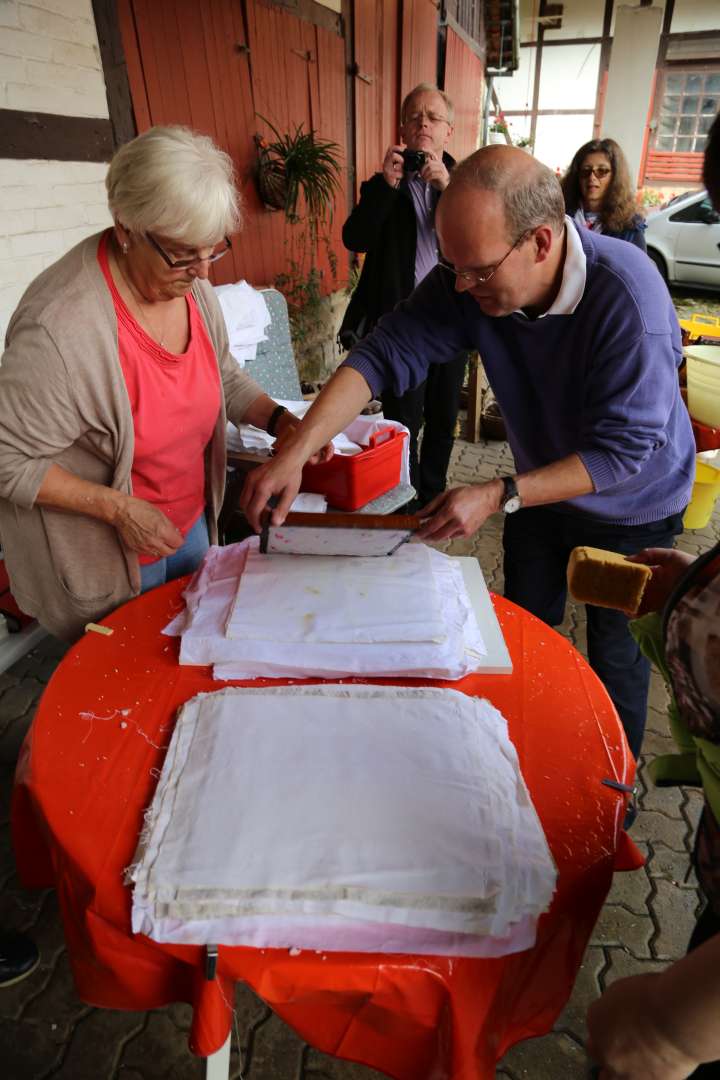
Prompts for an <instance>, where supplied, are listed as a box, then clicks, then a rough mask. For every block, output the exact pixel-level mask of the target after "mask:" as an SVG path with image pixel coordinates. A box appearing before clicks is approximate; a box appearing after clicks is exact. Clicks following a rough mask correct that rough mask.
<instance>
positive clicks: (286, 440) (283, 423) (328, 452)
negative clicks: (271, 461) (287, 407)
mask: <svg viewBox="0 0 720 1080" xmlns="http://www.w3.org/2000/svg"><path fill="white" fill-rule="evenodd" d="M299 427H300V421H299V420H298V418H297V416H293V414H292V413H291V412H286V413H283V415H282V416H281V418H280V422H279V424H278V426H277V438H276V439H275V442H274V444H273V450H274V451H275V452H276V453H277V452H279V451H281V450H284V449H286V448H287V447H288V446H289V444H290V443H291V442H292V438H293V436H294V435H295V433H296V432H297V430H298V428H299ZM334 453H335V450H334V448H333V444H332V442H329V443H325V446H321V447H320V449H319V450H318V452H317V454H313V456H312V457H311V458H310V459H309V461H308V464H309V465H324V464H325V462H326V461H329V460H330V458H331V457H332V456H333V454H334Z"/></svg>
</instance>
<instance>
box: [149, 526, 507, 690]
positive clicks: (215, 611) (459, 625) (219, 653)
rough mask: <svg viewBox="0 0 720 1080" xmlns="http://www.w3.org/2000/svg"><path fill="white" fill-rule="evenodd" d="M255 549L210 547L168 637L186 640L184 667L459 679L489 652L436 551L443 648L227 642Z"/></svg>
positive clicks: (459, 583)
mask: <svg viewBox="0 0 720 1080" xmlns="http://www.w3.org/2000/svg"><path fill="white" fill-rule="evenodd" d="M256 547H257V538H255V537H253V538H250V539H249V540H245V541H243V542H242V543H240V544H231V545H229V546H228V547H224V548H218V547H211V548H210V550H209V552H208V553H207V555H206V556H205V559H204V561H203V564H202V566H201V568H200V570H199V571H198V573H197V574H196V575H195V577H194V578H193V580H192V581H191V583H190V585H189V587H188V589H187V590H186V591H185V601H186V609H185V611H184V612H183V613H182V614H181V615H180V616H179V617H178V618H176V619H174V620H173V621H172V622H171V623H170V624H169V625H168V626H167V627H166V628H165V631H164V632H165V633H166V634H171V635H176V634H179V635H181V644H180V663H181V664H213V665H214V667H213V673H214V675H215V678H217V679H254V678H263V677H264V678H278V679H280V678H285V679H293V678H299V679H302V678H310V677H317V678H327V679H333V678H343V677H346V676H351V675H362V676H369V675H375V676H386V677H388V678H391V677H393V676H396V677H403V676H406V677H408V678H423V679H461V678H463V677H464V676H465V675H468V674H469V673H470V672H471V671H474V670H476V668H477V666H478V663H479V661H480V660H481V658H482V657H483V656H484V655H485V653H486V649H485V643H484V641H483V638H482V634H481V632H480V629H479V627H478V624H477V620H476V618H475V613H474V611H473V609H472V606H471V604H470V600H469V597H468V593H467V587H466V585H465V582H464V580H463V576H462V571H461V569H460V566H459V564H458V563H457V562H456V561H455V560H453V559H450V558H448V557H447V556H445V555H442V554H441V553H440V552H437V551H434V550H433V549H432V548H428V549H427V550H428V551H429V552H430V564H431V567H432V575H433V580H434V582H435V587H436V589H437V593H438V596H439V598H440V611H441V615H442V618H443V623H444V628H445V634H446V639H445V640H444V641H443V642H439V643H427V642H422V641H419V642H394V643H391V644H386V643H368V644H363V645H362V646H360V645H358V644H354V643H351V644H344V643H338V644H325V643H316V642H303V643H300V644H297V643H296V644H293V645H290V644H288V643H284V642H282V641H258V640H252V641H251V640H233V639H230V638H227V637H226V636H225V628H226V625H227V620H228V617H229V613H230V609H231V607H232V604H233V601H234V599H235V595H236V593H237V589H238V581H239V580H240V578H241V575H242V573H243V571H244V568H245V561H246V558H247V556H248V552H250V551H253V550H254V549H255V548H256ZM392 558H396V556H392ZM306 561H307V560H306V559H302V562H303V563H305V562H306Z"/></svg>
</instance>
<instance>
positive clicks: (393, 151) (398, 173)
mask: <svg viewBox="0 0 720 1080" xmlns="http://www.w3.org/2000/svg"><path fill="white" fill-rule="evenodd" d="M382 174H383V176H384V177H385V183H386V184H389V185H390V187H391V188H396V187H397V186H398V184H399V183H400V181H401V180H402V174H403V159H402V146H388V148H387V150H386V151H385V157H384V159H383V166H382Z"/></svg>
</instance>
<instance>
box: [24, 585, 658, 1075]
mask: <svg viewBox="0 0 720 1080" xmlns="http://www.w3.org/2000/svg"><path fill="white" fill-rule="evenodd" d="M183 584H184V582H183V580H181V581H177V582H172V583H171V584H169V585H166V586H164V587H163V588H160V589H157V590H155V591H153V592H150V593H147V594H146V595H144V596H142V597H139V598H138V599H136V600H134V601H132V602H131V603H129V604H127V605H125V606H124V607H122V608H120V609H119V610H118V611H116V612H114V613H113V614H112V615H110V616H109V617H108V618H107V619H106V620H105V625H106V626H108V627H111V628H112V629H113V634H112V636H103V635H100V634H97V633H93V632H90V633H87V634H86V635H85V636H84V638H83V639H82V640H81V641H80V642H78V644H77V645H75V646H73V648H71V649H70V651H69V652H68V653H67V654H66V656H65V657H64V659H63V660H62V662H61V664H60V665H59V667H58V669H57V671H56V672H55V674H54V676H53V678H52V679H51V681H50V683H49V685H48V687H47V689H46V691H45V693H44V695H43V698H42V700H41V702H40V705H39V707H38V710H37V714H36V716H35V719H34V721H33V724H32V727H31V729H30V732H29V733H28V737H27V739H26V741H25V744H24V746H23V749H22V753H21V756H20V761H19V763H18V769H17V775H16V785H15V793H14V803H13V837H14V845H15V852H16V858H17V862H18V866H19V870H20V874H21V878H22V880H23V882H24V884H25V885H27V886H28V887H32V886H37V887H46V886H49V885H52V886H55V888H56V889H57V892H58V897H59V901H60V907H61V912H62V918H63V922H64V928H65V936H66V940H67V946H68V952H69V955H70V960H71V963H72V967H73V973H74V977H75V982H76V986H77V990H78V993H79V995H80V997H81V998H82V999H83V1000H85V1001H86V1002H88V1003H90V1004H92V1005H97V1006H103V1007H106V1008H116V1009H135V1010H140V1009H150V1008H155V1007H158V1006H162V1005H165V1004H167V1003H169V1002H173V1001H187V1002H190V1004H191V1005H192V1006H193V1009H194V1019H193V1027H192V1032H191V1039H190V1044H191V1049H192V1050H193V1052H194V1053H196V1054H200V1055H209V1054H211V1053H213V1052H214V1051H215V1050H217V1049H218V1048H219V1047H220V1046H222V1044H223V1043H224V1042H225V1039H226V1037H227V1035H228V1032H229V1030H230V1021H231V1015H230V1011H229V1007H228V1003H229V1002H231V1001H232V999H233V984H234V982H235V981H237V980H240V979H241V980H243V981H244V982H246V983H247V984H249V985H250V986H251V987H252V988H253V989H254V990H255V991H256V992H257V993H258V994H259V995H260V996H261V997H262V998H263V999H264V1000H265V1001H266V1002H267V1003H268V1005H270V1006H271V1007H272V1008H273V1009H274V1010H275V1012H277V1013H278V1014H279V1015H280V1016H281V1017H282V1018H283V1019H284V1020H285V1021H287V1023H289V1024H290V1025H292V1027H293V1028H294V1029H295V1030H296V1031H297V1032H298V1034H299V1035H300V1036H301V1037H302V1038H303V1039H305V1040H307V1041H308V1042H309V1043H311V1044H312V1045H314V1046H315V1047H317V1048H318V1049H320V1050H322V1051H325V1052H326V1053H330V1054H335V1055H337V1056H338V1057H341V1058H346V1059H349V1060H353V1061H358V1062H363V1063H365V1064H367V1065H370V1066H372V1067H374V1068H376V1069H379V1070H380V1071H382V1072H384V1073H386V1074H387V1075H388V1076H390V1077H394V1078H396V1080H423V1078H427V1080H430V1078H431V1077H432V1078H433V1080H439V1078H447V1080H482V1078H485V1077H487V1078H491V1077H494V1076H495V1064H496V1062H497V1061H498V1060H499V1059H500V1058H501V1057H502V1055H503V1054H504V1053H505V1051H506V1050H507V1049H508V1048H509V1047H510V1046H511V1045H512V1044H513V1043H515V1042H517V1041H518V1040H520V1039H524V1038H527V1037H529V1036H531V1035H540V1034H544V1033H545V1032H547V1031H548V1030H550V1028H551V1027H552V1024H553V1022H554V1020H555V1018H556V1017H557V1015H558V1014H559V1012H560V1011H561V1009H562V1008H563V1006H564V1004H565V1002H566V1001H567V999H568V997H569V995H570V992H571V990H572V986H573V982H574V979H575V976H576V973H577V970H578V967H579V965H580V962H581V959H582V956H583V952H584V950H585V947H586V944H587V942H588V939H589V936H590V933H591V931H592V928H593V926H594V924H595V921H596V919H597V916H598V913H599V911H600V908H601V906H602V904H603V901H604V899H605V896H606V894H607V891H608V889H609V887H610V883H611V878H612V873H613V869H620V868H631V867H632V866H633V865H639V861H637V860H636V859H635V855H636V849H635V850H633V845H632V843H631V842H630V841H629V840H628V838H627V836H626V835H625V834H624V833H623V832H622V822H623V816H624V812H625V802H626V796H625V795H624V794H623V792H622V791H620V790H618V789H616V788H612V787H608V786H606V785H603V783H602V781H603V780H604V779H609V780H612V781H615V782H617V783H620V784H631V783H632V780H633V776H634V762H633V760H632V756H631V755H630V752H629V750H628V748H627V744H626V741H625V737H624V734H623V731H622V727H621V725H620V722H619V720H618V718H617V714H616V713H615V710H614V708H613V706H612V704H611V702H610V700H609V698H608V696H607V693H606V691H605V689H604V688H603V686H602V684H601V683H600V682H599V680H598V679H597V677H596V676H595V675H594V674H593V672H592V671H591V670H590V668H589V667H588V665H587V663H586V662H585V661H584V660H583V658H582V657H581V656H580V655H579V654H578V653H577V652H576V651H575V649H573V648H572V646H571V645H570V644H569V643H568V642H567V641H566V640H565V639H564V638H562V637H560V636H559V635H558V634H556V633H555V632H554V631H552V630H550V629H549V628H548V627H547V626H545V625H544V624H543V623H541V622H540V621H539V620H537V619H535V618H534V617H533V616H531V615H529V614H528V613H527V612H525V611H523V610H522V609H520V608H518V607H516V606H515V605H513V604H511V603H509V602H508V601H506V600H503V599H500V598H498V597H494V598H493V600H494V604H495V609H496V612H497V614H498V617H499V620H500V623H501V626H502V629H503V633H504V636H505V640H506V642H507V645H508V648H509V651H510V654H511V657H512V661H513V666H514V670H513V674H512V675H487V676H481V675H477V676H476V675H473V676H469V677H467V678H465V679H463V680H462V681H461V682H459V683H453V684H446V685H452V686H453V687H454V688H455V689H459V690H462V691H464V692H465V693H468V694H473V695H479V696H483V697H486V698H488V699H489V700H490V701H491V702H492V703H493V704H494V705H495V706H496V707H497V708H498V709H500V711H501V712H502V713H503V715H504V716H505V718H506V719H507V721H508V725H509V730H510V736H511V738H512V740H513V742H514V743H515V746H516V747H517V750H518V754H519V758H520V765H521V767H522V770H523V774H524V776H525V780H526V782H527V785H528V788H529V790H530V792H531V794H532V797H533V800H534V802H535V806H536V808H537V810H538V813H539V815H540V819H541V821H542V823H543V827H544V829H545V832H546V834H547V838H548V841H549V843H550V847H551V849H552V853H553V856H554V858H555V861H556V864H557V867H558V872H559V877H558V889H557V893H556V895H555V899H554V901H553V904H552V908H551V910H550V911H549V912H548V913H547V914H546V915H544V916H543V917H542V918H541V920H540V923H539V926H538V936H537V943H536V945H535V947H534V948H533V949H532V950H529V951H527V952H524V953H519V954H516V955H513V956H507V957H502V958H498V959H491V960H476V959H450V958H447V957H426V956H421V957H415V956H404V955H403V956H401V955H372V954H371V955H368V954H351V953H325V954H323V955H317V954H315V953H310V952H303V953H301V954H300V955H299V956H292V955H290V953H289V952H288V951H287V950H270V949H267V950H256V949H249V948H237V947H235V948H231V947H223V946H222V944H221V945H220V949H219V958H218V966H217V977H216V978H215V979H213V980H208V979H206V977H205V952H204V950H203V949H202V948H200V947H190V946H174V945H159V944H156V943H155V942H153V941H151V940H150V939H148V938H145V937H142V936H133V934H132V933H131V931H130V901H131V895H130V889H129V888H128V887H126V886H125V885H124V884H123V871H124V870H125V868H126V867H127V866H128V864H129V863H130V862H131V860H132V856H133V853H134V851H135V846H136V844H137V840H138V836H139V833H140V828H141V825H142V820H143V811H144V810H145V808H146V807H147V806H149V804H150V802H151V801H152V797H153V794H154V790H155V785H156V778H157V775H158V769H159V767H160V766H161V764H162V761H163V756H164V752H165V747H166V746H167V744H168V742H169V740H170V736H171V733H172V727H173V723H174V717H175V714H176V710H177V709H178V707H179V706H180V705H182V704H183V703H184V702H185V701H187V700H188V699H189V698H191V697H193V696H194V695H195V694H197V693H199V692H201V691H212V690H217V689H218V688H219V687H220V686H222V685H225V684H221V683H217V682H213V680H212V678H211V672H210V669H209V668H204V667H180V666H179V664H178V662H177V655H178V642H177V639H171V638H167V637H164V636H163V635H162V634H161V633H160V631H161V629H162V627H163V626H165V625H166V624H167V622H168V621H169V620H170V618H171V617H172V616H173V615H174V614H176V613H177V612H178V611H179V610H180V609H181V606H182V599H181V591H182V588H183ZM370 681H372V680H370ZM377 681H383V680H377ZM384 681H388V680H384ZM266 683H267V681H266V680H256V681H255V682H254V683H253V684H252V685H255V686H258V685H266ZM237 685H243V684H237ZM432 685H438V684H437V683H434V684H432ZM440 685H442V684H440ZM640 861H641V860H640Z"/></svg>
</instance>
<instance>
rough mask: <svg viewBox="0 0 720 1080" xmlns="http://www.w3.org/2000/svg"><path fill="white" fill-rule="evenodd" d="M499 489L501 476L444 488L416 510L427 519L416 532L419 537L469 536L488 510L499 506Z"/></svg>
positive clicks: (488, 512) (476, 528)
mask: <svg viewBox="0 0 720 1080" xmlns="http://www.w3.org/2000/svg"><path fill="white" fill-rule="evenodd" d="M503 491H504V488H503V484H502V481H501V480H490V481H489V482H488V483H486V484H473V485H471V486H468V487H459V488H453V489H452V491H444V492H443V493H442V495H438V496H437V498H435V499H433V501H432V502H431V503H429V504H428V505H427V506H426V507H425V508H424V509H423V510H421V511H420V517H422V518H429V520H428V521H426V522H425V524H424V525H423V526H422V528H421V529H419V530H418V532H417V533H416V536H417V537H418V539H420V540H452V539H454V538H455V537H458V536H472V534H473V533H474V532H477V530H478V529H479V528H480V526H481V525H484V524H485V522H486V521H487V519H488V518H489V517H490V515H491V514H494V513H495V512H496V511H497V510H499V509H500V499H501V498H502V494H503Z"/></svg>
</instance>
